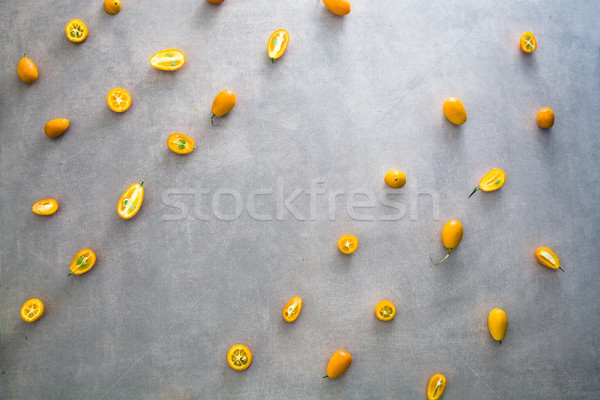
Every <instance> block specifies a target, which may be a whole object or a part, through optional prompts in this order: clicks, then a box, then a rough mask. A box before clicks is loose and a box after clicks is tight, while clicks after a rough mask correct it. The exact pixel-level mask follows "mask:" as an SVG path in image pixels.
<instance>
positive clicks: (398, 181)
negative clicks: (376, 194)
mask: <svg viewBox="0 0 600 400" xmlns="http://www.w3.org/2000/svg"><path fill="white" fill-rule="evenodd" d="M384 179H385V183H387V185H388V186H389V187H392V188H394V189H398V188H401V187H402V186H404V185H405V184H406V175H405V174H404V172H402V171H400V170H399V169H392V170H391V171H388V172H387V173H386V174H385V178H384Z"/></svg>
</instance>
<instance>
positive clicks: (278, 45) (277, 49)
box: [267, 29, 290, 64]
mask: <svg viewBox="0 0 600 400" xmlns="http://www.w3.org/2000/svg"><path fill="white" fill-rule="evenodd" d="M289 42H290V34H289V33H288V32H287V31H286V30H285V29H277V30H276V31H275V32H273V33H272V34H271V37H269V42H268V44H267V52H268V53H269V57H270V58H271V61H272V62H273V64H275V60H276V59H278V58H279V57H281V56H282V55H283V53H285V50H286V49H287V47H288V44H289Z"/></svg>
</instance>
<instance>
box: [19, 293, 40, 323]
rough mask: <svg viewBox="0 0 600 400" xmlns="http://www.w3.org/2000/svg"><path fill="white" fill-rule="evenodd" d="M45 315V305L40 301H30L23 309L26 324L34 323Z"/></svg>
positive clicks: (22, 314)
mask: <svg viewBox="0 0 600 400" xmlns="http://www.w3.org/2000/svg"><path fill="white" fill-rule="evenodd" d="M42 315H44V303H42V301H41V300H40V299H29V300H27V301H26V302H25V303H24V304H23V306H22V307H21V318H22V319H23V321H25V322H33V321H37V320H38V319H40V317H41V316H42Z"/></svg>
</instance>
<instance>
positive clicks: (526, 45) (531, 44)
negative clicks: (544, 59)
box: [519, 32, 537, 53]
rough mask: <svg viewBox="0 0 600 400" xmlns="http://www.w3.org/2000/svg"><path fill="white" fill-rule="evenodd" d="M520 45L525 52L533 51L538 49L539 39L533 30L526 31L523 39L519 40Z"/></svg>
mask: <svg viewBox="0 0 600 400" xmlns="http://www.w3.org/2000/svg"><path fill="white" fill-rule="evenodd" d="M519 47H521V50H523V51H524V52H525V53H533V52H534V51H535V50H536V49H537V40H535V36H533V33H531V32H525V33H524V34H522V35H521V39H520V40H519Z"/></svg>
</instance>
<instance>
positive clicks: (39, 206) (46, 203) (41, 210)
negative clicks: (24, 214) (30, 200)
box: [31, 199, 58, 215]
mask: <svg viewBox="0 0 600 400" xmlns="http://www.w3.org/2000/svg"><path fill="white" fill-rule="evenodd" d="M31 211H33V212H34V213H36V214H37V215H52V214H54V213H55V212H56V211H58V202H57V201H56V200H54V199H44V200H40V201H36V202H35V203H34V204H33V206H31Z"/></svg>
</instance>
